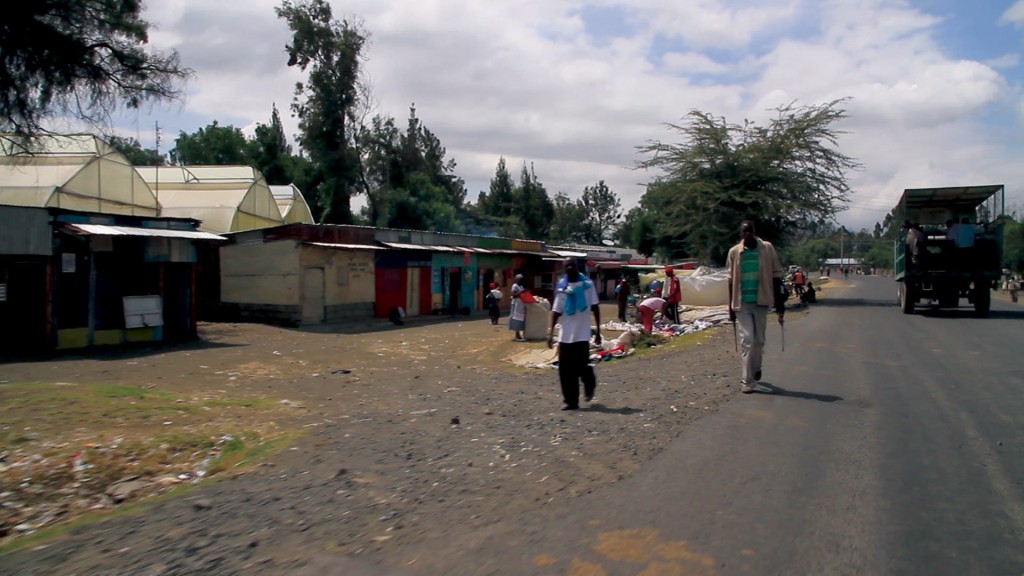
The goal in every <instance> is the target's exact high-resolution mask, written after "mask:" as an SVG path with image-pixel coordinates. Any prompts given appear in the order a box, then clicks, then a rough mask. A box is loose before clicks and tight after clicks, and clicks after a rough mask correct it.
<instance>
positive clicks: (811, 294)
mask: <svg viewBox="0 0 1024 576" xmlns="http://www.w3.org/2000/svg"><path fill="white" fill-rule="evenodd" d="M817 294H818V291H817V290H815V289H814V284H813V283H812V282H811V281H810V280H808V281H807V289H805V290H804V291H803V292H802V293H801V294H800V301H801V302H803V303H804V304H814V303H815V302H817V301H818V296H817Z"/></svg>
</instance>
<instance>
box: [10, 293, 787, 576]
mask: <svg viewBox="0 0 1024 576" xmlns="http://www.w3.org/2000/svg"><path fill="white" fill-rule="evenodd" d="M603 308H604V311H603V317H604V318H606V319H607V318H614V316H615V314H614V311H613V308H612V307H611V306H607V307H603ZM506 320H507V318H505V317H503V318H502V320H501V325H499V326H491V325H490V323H489V321H488V320H487V318H486V317H483V316H479V317H457V318H427V319H419V320H413V321H411V322H410V323H408V324H406V325H405V326H401V327H397V326H393V325H390V324H388V323H386V322H372V323H368V324H366V325H364V326H359V327H355V328H350V329H348V330H347V331H346V332H342V331H340V330H339V329H338V328H337V327H324V328H322V329H319V330H295V329H285V328H277V327H270V326H264V325H258V324H207V325H203V326H202V327H201V341H200V342H197V343H193V344H189V345H184V346H180V347H174V348H139V349H134V350H130V351H116V352H103V353H99V354H90V355H88V356H76V355H65V356H60V357H56V358H46V359H36V360H32V361H16V362H8V363H6V364H2V365H0V381H6V382H9V383H14V382H25V381H33V382H41V383H54V382H63V383H72V384H96V383H102V384H105V385H118V386H128V387H142V388H145V389H147V390H150V389H152V390H166V391H169V392H173V393H174V394H177V395H180V396H182V397H185V398H189V397H197V396H205V395H210V394H216V395H218V396H223V397H227V398H237V397H260V398H264V399H266V400H267V401H268V402H266V403H265V407H266V406H272V408H267V409H264V410H253V411H251V412H246V411H244V410H242V411H239V410H234V411H224V413H222V414H218V415H217V418H213V417H212V416H211V415H209V414H206V415H204V414H202V413H200V414H192V413H187V412H183V413H182V415H180V416H179V417H177V418H175V419H173V422H172V423H171V424H164V423H163V422H160V423H159V426H157V425H156V424H154V427H155V428H156V427H158V428H160V429H161V431H162V432H163V433H166V432H167V431H169V430H173V429H176V428H177V427H187V426H197V425H199V424H209V422H210V421H216V422H217V426H222V427H225V429H227V428H230V429H233V430H239V429H259V430H262V431H263V432H264V433H266V434H274V433H275V431H276V432H279V433H281V434H286V433H287V434H292V433H296V432H298V433H299V434H300V435H299V436H298V437H297V438H296V439H294V440H293V442H292V444H291V445H290V447H289V448H286V449H285V450H283V451H281V452H278V453H276V454H275V455H273V456H271V457H270V458H269V459H268V460H266V461H263V462H261V463H260V464H258V465H256V466H250V467H240V468H238V469H234V470H230V471H228V472H227V473H225V474H222V475H221V476H222V477H223V478H224V479H222V480H220V481H218V482H212V483H208V484H203V485H200V486H198V487H196V488H195V489H194V490H191V491H188V492H187V493H185V494H183V495H180V496H177V497H173V498H169V499H162V500H159V501H155V502H152V503H150V504H147V505H146V506H144V507H142V508H141V509H140V510H137V511H134V512H133V513H130V514H124V515H118V516H115V517H110V518H105V519H103V520H102V521H98V522H88V523H85V524H82V525H77V526H74V527H72V528H70V529H69V530H68V531H67V533H66V534H64V535H63V536H61V537H59V538H54V539H50V540H48V541H44V542H42V543H40V542H34V543H33V545H32V547H30V548H28V549H23V550H18V551H15V552H12V553H9V554H6V555H4V556H0V568H2V569H0V572H3V573H7V574H71V573H77V574H152V575H156V574H191V573H208V574H242V573H244V574H285V573H289V572H290V571H294V570H297V569H300V568H301V567H303V566H304V565H306V564H307V562H308V559H309V558H310V557H311V556H313V555H322V554H324V553H327V554H344V555H357V556H361V557H364V558H366V559H368V560H370V561H371V562H374V563H379V564H381V565H391V566H401V565H402V562H403V551H404V550H405V548H406V547H408V546H411V545H413V544H418V543H422V542H424V541H429V540H430V539H432V538H437V537H440V536H443V535H451V534H456V533H468V532H471V531H473V530H476V529H480V528H482V527H485V526H488V525H491V524H494V523H498V522H502V521H503V519H505V518H511V517H516V516H518V514H519V513H521V512H524V511H530V510H534V509H538V508H541V507H544V506H549V505H552V504H554V503H556V502H563V501H565V500H566V499H571V498H573V497H575V496H577V495H580V494H584V493H587V492H589V491H592V490H594V489H595V488H597V487H600V486H603V485H606V484H608V483H611V482H615V481H616V480H618V479H621V478H623V477H625V476H627V475H629V474H632V473H634V472H635V471H636V470H637V469H638V468H639V467H640V466H642V465H643V463H644V462H646V461H647V460H649V459H650V458H652V457H653V456H654V455H655V454H657V453H658V452H659V451H660V450H661V449H662V448H663V447H664V446H666V444H667V443H668V442H670V441H671V440H672V439H673V438H674V437H676V436H677V435H678V434H680V433H681V432H682V431H683V430H684V427H685V425H686V424H687V423H688V422H692V421H694V420H695V419H697V418H700V417H702V416H704V415H706V414H708V413H711V412H713V411H714V410H715V409H716V408H717V407H718V406H720V405H721V403H722V402H724V401H726V400H727V399H728V398H729V397H731V396H733V395H735V394H736V392H737V385H736V380H737V372H738V360H737V358H736V355H735V353H734V352H733V342H732V339H733V335H732V332H731V331H730V330H728V328H725V329H722V328H715V329H710V330H706V331H704V332H700V333H698V334H695V335H687V336H681V337H678V338H674V339H672V341H671V342H670V343H669V344H668V345H666V346H663V347H660V348H658V349H655V350H652V351H650V352H646V353H639V354H636V355H634V356H631V357H628V358H622V359H616V360H612V361H608V362H602V363H601V364H600V365H599V367H598V381H599V387H598V391H597V397H596V399H595V401H594V402H593V403H592V404H590V405H586V406H585V407H584V408H583V409H582V410H580V411H578V412H561V411H559V407H560V404H561V394H560V391H559V388H558V384H557V373H556V371H554V370H550V369H549V370H544V369H536V368H522V367H519V366H516V365H515V364H512V363H510V362H508V361H506V359H507V358H509V357H511V356H512V355H514V354H517V353H522V352H523V351H524V350H530V351H532V353H533V354H535V355H537V356H539V357H544V356H545V355H546V354H549V353H550V352H548V351H547V350H546V348H545V346H544V344H543V343H542V342H529V343H525V344H524V343H514V342H512V341H511V336H512V333H511V332H509V331H508V330H507V329H506V326H505V322H506ZM616 335H617V333H616V332H612V331H610V330H606V331H605V336H606V337H614V336H616ZM767 370H770V367H768V368H767ZM282 401H287V402H282ZM116 426H117V423H116V422H110V423H108V425H107V429H106V430H105V432H108V433H109V432H111V430H110V428H116ZM133 430H134V431H133V432H132V433H134V434H142V433H145V432H144V430H139V429H138V428H136V429H133ZM85 432H89V430H85ZM92 432H97V433H98V431H96V430H93V431H92ZM209 432H210V433H211V434H217V433H218V432H220V430H215V429H214V430H209Z"/></svg>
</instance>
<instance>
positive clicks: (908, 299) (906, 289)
mask: <svg viewBox="0 0 1024 576" xmlns="http://www.w3.org/2000/svg"><path fill="white" fill-rule="evenodd" d="M912 292H913V287H912V286H908V285H907V283H906V282H900V288H899V296H900V310H902V311H903V313H904V314H913V313H914V295H913V293H912Z"/></svg>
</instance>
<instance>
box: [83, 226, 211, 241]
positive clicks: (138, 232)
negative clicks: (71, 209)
mask: <svg viewBox="0 0 1024 576" xmlns="http://www.w3.org/2000/svg"><path fill="white" fill-rule="evenodd" d="M65 227H67V228H68V229H69V230H71V231H73V232H78V233H80V234H87V235H92V236H149V237H152V238H187V239H189V240H227V238H226V237H224V236H220V235H218V234H212V233H210V232H199V231H198V230H172V229H169V228H140V227H137V226H108V225H106V224H65Z"/></svg>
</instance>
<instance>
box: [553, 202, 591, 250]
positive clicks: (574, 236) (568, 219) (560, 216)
mask: <svg viewBox="0 0 1024 576" xmlns="http://www.w3.org/2000/svg"><path fill="white" fill-rule="evenodd" d="M552 204H553V208H554V210H553V212H552V217H551V229H550V230H549V231H548V242H550V243H552V244H568V243H576V242H585V241H586V230H587V229H586V219H585V215H586V212H585V211H584V209H583V206H582V205H581V204H580V203H579V202H578V201H575V200H572V199H570V198H569V197H568V196H567V195H566V194H565V192H559V193H557V194H555V198H554V201H553V203H552Z"/></svg>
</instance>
